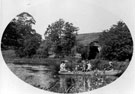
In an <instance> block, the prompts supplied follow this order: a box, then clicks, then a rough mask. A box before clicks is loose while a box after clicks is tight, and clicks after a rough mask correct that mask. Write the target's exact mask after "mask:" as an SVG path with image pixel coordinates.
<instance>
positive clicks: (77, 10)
mask: <svg viewBox="0 0 135 94" xmlns="http://www.w3.org/2000/svg"><path fill="white" fill-rule="evenodd" d="M23 2H24V3H26V5H25V7H26V8H27V9H26V12H29V13H30V14H31V15H32V16H33V17H34V19H35V20H36V25H35V26H34V28H35V29H36V31H37V32H38V33H40V34H41V35H42V37H43V38H44V36H43V35H44V32H45V30H46V28H47V26H48V25H49V24H51V23H53V22H55V21H56V20H58V19H59V18H62V19H64V20H65V21H68V22H71V23H73V24H74V26H77V27H79V29H80V30H79V31H78V33H90V32H101V31H103V30H104V29H108V28H109V27H110V26H111V25H112V24H115V23H116V22H117V21H119V20H120V18H119V17H117V16H116V15H115V14H113V13H111V12H109V11H108V10H106V9H104V8H102V7H100V6H99V5H96V4H94V0H89V1H88V0H45V1H42V0H41V2H39V1H34V0H27V1H26V0H25V1H23Z"/></svg>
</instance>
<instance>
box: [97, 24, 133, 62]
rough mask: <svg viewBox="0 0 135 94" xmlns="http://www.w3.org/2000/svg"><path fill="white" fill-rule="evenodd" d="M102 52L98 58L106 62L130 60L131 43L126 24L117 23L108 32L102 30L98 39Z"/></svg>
mask: <svg viewBox="0 0 135 94" xmlns="http://www.w3.org/2000/svg"><path fill="white" fill-rule="evenodd" d="M98 41H99V43H100V45H101V46H102V50H101V53H100V58H102V59H107V60H119V61H124V60H126V59H129V60H131V57H132V53H133V41H132V37H131V34H130V31H129V29H128V27H127V26H126V24H125V23H124V22H122V21H119V22H118V23H117V24H116V25H113V26H112V27H111V28H110V29H109V30H104V32H103V33H102V35H100V37H99V39H98Z"/></svg>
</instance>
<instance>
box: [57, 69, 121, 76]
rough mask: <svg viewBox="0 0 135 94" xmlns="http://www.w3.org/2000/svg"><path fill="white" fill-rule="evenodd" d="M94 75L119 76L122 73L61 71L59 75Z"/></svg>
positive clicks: (111, 71) (117, 71)
mask: <svg viewBox="0 0 135 94" xmlns="http://www.w3.org/2000/svg"><path fill="white" fill-rule="evenodd" d="M94 73H98V74H101V75H110V76H113V75H117V74H119V73H121V71H119V70H109V71H99V70H98V71H88V72H82V71H59V74H62V75H93V74H94Z"/></svg>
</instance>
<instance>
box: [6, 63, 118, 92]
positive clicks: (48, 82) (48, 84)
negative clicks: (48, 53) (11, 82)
mask: <svg viewBox="0 0 135 94" xmlns="http://www.w3.org/2000/svg"><path fill="white" fill-rule="evenodd" d="M8 66H9V67H10V69H11V70H12V71H13V72H14V73H15V74H16V75H17V76H18V77H19V78H21V79H22V80H24V81H25V82H27V83H29V84H31V85H33V86H35V87H38V88H41V89H44V90H48V91H53V92H59V93H78V92H85V91H90V90H93V89H96V88H99V87H102V86H104V85H106V84H109V83H111V82H112V81H114V80H115V79H116V78H117V77H110V76H101V75H98V74H94V75H92V76H90V75H89V76H88V75H58V74H54V73H53V71H52V70H50V69H49V68H48V67H47V66H44V65H26V64H24V65H23V64H21V65H19V64H8Z"/></svg>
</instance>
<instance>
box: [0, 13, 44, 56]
mask: <svg viewBox="0 0 135 94" xmlns="http://www.w3.org/2000/svg"><path fill="white" fill-rule="evenodd" d="M34 24H35V20H34V18H33V17H32V15H30V14H29V13H26V12H23V13H21V14H19V15H17V17H16V18H15V19H13V20H12V21H11V22H10V23H9V25H8V26H7V28H6V29H5V31H4V34H3V37H2V44H1V46H2V48H5V47H8V48H9V47H12V48H14V49H15V53H16V54H17V55H18V56H20V57H24V56H28V57H29V56H32V55H33V54H35V51H36V49H37V48H38V46H39V44H40V42H41V35H39V34H37V33H36V31H35V30H34V29H32V25H34Z"/></svg>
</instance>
